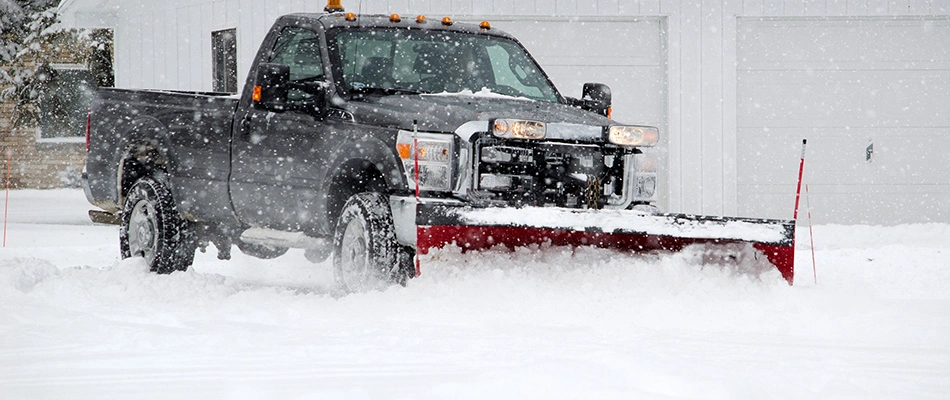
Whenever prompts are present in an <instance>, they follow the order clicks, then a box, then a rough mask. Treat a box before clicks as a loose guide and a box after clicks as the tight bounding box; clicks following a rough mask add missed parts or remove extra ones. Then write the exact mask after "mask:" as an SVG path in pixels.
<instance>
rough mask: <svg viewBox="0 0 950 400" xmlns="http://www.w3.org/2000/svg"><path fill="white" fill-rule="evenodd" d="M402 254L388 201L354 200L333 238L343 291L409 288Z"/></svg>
mask: <svg viewBox="0 0 950 400" xmlns="http://www.w3.org/2000/svg"><path fill="white" fill-rule="evenodd" d="M399 252H400V246H399V244H398V243H397V242H396V233H395V228H394V226H393V217H392V211H391V210H390V208H389V200H388V198H387V197H386V196H385V195H383V194H380V193H373V192H366V193H358V194H356V195H353V197H350V199H349V200H348V201H347V202H346V205H345V206H344V207H343V212H342V214H341V215H340V219H339V221H338V222H337V225H336V230H335V232H334V234H333V267H334V272H335V275H336V279H337V282H338V283H339V285H340V286H341V287H342V288H343V290H345V291H347V292H363V291H368V290H379V289H383V288H385V287H387V286H390V285H392V284H394V283H400V284H405V280H406V276H405V275H406V274H405V271H403V269H404V268H402V267H401V264H402V263H401V262H399V261H400V257H399Z"/></svg>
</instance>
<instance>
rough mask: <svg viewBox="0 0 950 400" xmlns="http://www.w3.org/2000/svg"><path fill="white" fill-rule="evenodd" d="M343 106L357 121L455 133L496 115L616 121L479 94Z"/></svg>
mask: <svg viewBox="0 0 950 400" xmlns="http://www.w3.org/2000/svg"><path fill="white" fill-rule="evenodd" d="M344 108H345V109H346V110H347V111H349V112H351V113H352V114H353V118H354V119H355V121H356V122H357V123H361V124H367V125H376V126H385V127H391V128H397V129H405V130H411V129H412V127H413V126H412V123H413V121H416V123H417V125H418V126H417V128H418V129H419V130H420V131H424V132H446V133H448V132H454V131H455V130H456V129H457V128H458V127H459V126H461V125H462V124H464V123H466V122H469V121H488V120H491V119H494V118H513V119H526V120H533V121H541V122H545V123H567V124H579V125H590V126H606V125H612V124H616V123H615V122H613V121H611V120H610V119H608V118H606V117H603V116H601V115H597V114H594V113H592V112H588V111H584V110H581V109H579V108H576V107H571V106H568V105H564V104H560V103H547V102H541V101H534V100H528V99H520V98H513V97H507V96H501V95H491V96H484V95H479V94H478V93H476V94H472V95H466V94H422V95H419V94H412V95H391V96H381V97H367V98H365V99H363V100H361V101H350V102H347V103H346V104H345V105H344Z"/></svg>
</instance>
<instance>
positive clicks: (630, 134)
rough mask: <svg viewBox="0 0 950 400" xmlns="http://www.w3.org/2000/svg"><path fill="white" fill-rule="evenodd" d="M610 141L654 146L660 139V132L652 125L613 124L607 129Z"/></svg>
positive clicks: (627, 144) (623, 144) (630, 144)
mask: <svg viewBox="0 0 950 400" xmlns="http://www.w3.org/2000/svg"><path fill="white" fill-rule="evenodd" d="M607 137H608V139H609V140H610V143H613V144H619V145H621V146H654V145H656V142H657V141H659V139H660V132H659V131H658V130H657V129H656V128H654V127H652V126H624V125H614V126H611V127H610V129H608V134H607Z"/></svg>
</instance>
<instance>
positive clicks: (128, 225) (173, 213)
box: [119, 177, 198, 274]
mask: <svg viewBox="0 0 950 400" xmlns="http://www.w3.org/2000/svg"><path fill="white" fill-rule="evenodd" d="M197 245H198V244H197V240H195V233H194V231H193V230H192V229H191V225H190V223H189V222H188V221H185V220H183V219H182V218H181V216H180V215H179V214H178V207H177V206H176V205H175V202H174V200H173V199H172V194H171V191H170V190H168V187H166V186H165V185H163V184H162V183H161V182H159V181H157V180H155V179H153V178H151V177H145V178H142V179H139V180H138V181H137V182H135V185H133V186H132V189H131V190H129V194H128V196H127V197H126V200H125V205H124V207H123V209H122V223H121V225H120V227H119V247H120V248H121V251H122V258H129V257H142V258H144V259H145V262H146V263H148V266H149V269H151V270H152V272H157V273H160V274H170V273H172V272H174V271H184V270H187V269H188V267H189V266H190V265H191V263H192V262H194V259H195V249H196V248H197Z"/></svg>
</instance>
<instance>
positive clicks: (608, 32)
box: [496, 20, 664, 66]
mask: <svg viewBox="0 0 950 400" xmlns="http://www.w3.org/2000/svg"><path fill="white" fill-rule="evenodd" d="M496 25H497V26H498V27H499V28H501V29H503V30H505V31H506V32H509V33H511V34H513V35H514V36H515V37H517V38H518V39H519V40H520V41H521V42H522V43H523V44H524V46H525V47H526V48H527V49H528V51H530V52H531V54H532V55H533V56H534V57H535V58H537V59H538V60H539V62H541V63H542V64H545V62H552V61H553V62H554V63H555V64H560V65H578V66H584V65H586V66H594V65H653V66H658V65H661V64H663V63H664V58H663V56H662V55H663V51H662V40H661V38H662V34H661V32H662V30H661V26H660V25H661V21H660V20H636V21H499V22H498V23H497V24H496ZM542 60H543V61H542Z"/></svg>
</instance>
